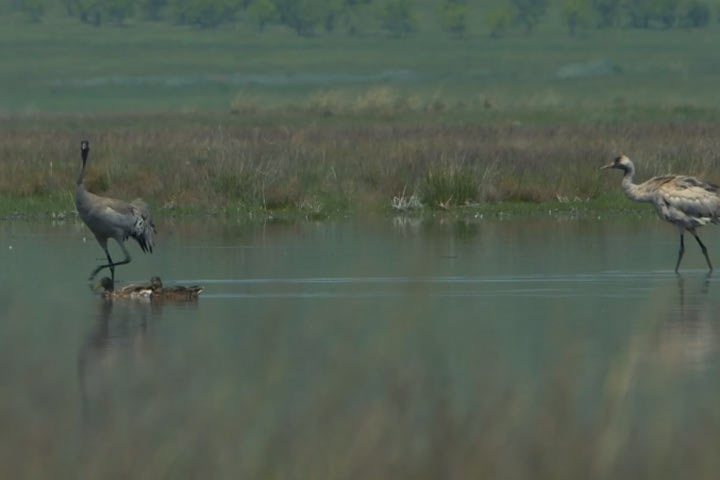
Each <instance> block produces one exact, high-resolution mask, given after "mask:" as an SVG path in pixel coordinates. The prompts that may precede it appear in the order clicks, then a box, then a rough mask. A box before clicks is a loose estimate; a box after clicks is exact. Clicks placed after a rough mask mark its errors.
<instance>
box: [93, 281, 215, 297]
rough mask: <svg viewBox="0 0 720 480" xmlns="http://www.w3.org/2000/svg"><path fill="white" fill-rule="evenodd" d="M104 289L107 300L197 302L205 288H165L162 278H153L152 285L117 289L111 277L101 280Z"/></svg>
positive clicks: (146, 284)
mask: <svg viewBox="0 0 720 480" xmlns="http://www.w3.org/2000/svg"><path fill="white" fill-rule="evenodd" d="M98 288H102V289H103V291H102V296H103V297H105V298H111V299H114V298H131V299H150V300H175V301H182V300H195V299H197V297H198V295H199V294H200V292H202V291H203V288H202V287H200V286H198V285H192V286H184V285H174V286H172V287H165V286H163V283H162V280H160V277H152V278H151V279H150V283H143V284H130V285H124V286H123V287H121V288H118V289H116V288H115V285H114V283H113V281H112V279H110V278H109V277H103V278H101V279H100V286H99V287H98Z"/></svg>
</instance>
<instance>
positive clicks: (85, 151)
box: [80, 140, 90, 162]
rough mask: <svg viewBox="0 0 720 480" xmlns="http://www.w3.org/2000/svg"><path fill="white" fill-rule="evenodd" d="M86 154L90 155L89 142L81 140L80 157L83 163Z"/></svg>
mask: <svg viewBox="0 0 720 480" xmlns="http://www.w3.org/2000/svg"><path fill="white" fill-rule="evenodd" d="M88 153H90V142H88V141H87V140H82V141H81V142H80V154H81V155H82V159H83V162H85V161H86V160H87V156H88Z"/></svg>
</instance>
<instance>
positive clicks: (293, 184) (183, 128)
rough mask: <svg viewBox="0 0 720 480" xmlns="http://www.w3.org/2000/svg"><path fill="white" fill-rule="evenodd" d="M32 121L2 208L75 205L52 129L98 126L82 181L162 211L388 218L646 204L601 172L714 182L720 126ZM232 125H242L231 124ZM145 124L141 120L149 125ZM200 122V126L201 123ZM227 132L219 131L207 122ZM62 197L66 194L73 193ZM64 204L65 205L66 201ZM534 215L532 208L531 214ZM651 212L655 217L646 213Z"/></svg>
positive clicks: (60, 136) (8, 141)
mask: <svg viewBox="0 0 720 480" xmlns="http://www.w3.org/2000/svg"><path fill="white" fill-rule="evenodd" d="M83 118H84V117H67V118H66V117H59V118H55V117H43V116H40V117H31V118H24V119H21V120H19V123H17V122H15V121H13V120H6V122H5V123H4V125H5V127H7V129H6V131H5V136H4V141H3V145H2V161H0V196H1V197H2V199H3V201H2V202H0V209H1V210H2V211H3V212H4V213H5V214H7V213H13V212H14V211H15V210H13V209H14V208H16V206H18V205H25V204H26V203H27V204H28V205H32V203H31V202H29V201H28V200H29V199H33V200H34V202H36V203H35V205H37V207H33V206H25V207H23V209H22V211H23V212H26V211H33V210H35V211H42V210H44V208H45V207H44V204H45V201H44V200H43V199H49V200H48V202H47V203H48V204H49V203H51V201H55V200H57V207H56V206H54V205H53V206H52V207H51V211H56V210H57V209H61V208H62V209H65V210H72V204H71V202H69V200H70V198H71V194H72V187H73V185H74V180H75V176H76V175H77V170H78V167H79V158H78V157H79V156H78V154H77V150H78V148H77V143H78V140H79V138H80V137H79V136H77V135H76V134H72V135H68V133H67V132H66V131H65V130H64V129H58V127H56V126H53V125H57V124H63V123H65V122H67V124H68V128H71V129H72V130H73V131H76V129H77V128H79V129H80V131H83V128H86V129H87V128H88V127H81V126H80V125H86V121H92V123H93V124H94V126H93V127H92V128H91V129H90V130H89V131H87V130H85V133H84V134H83V136H87V137H88V138H90V140H91V141H92V145H93V146H92V152H91V160H90V167H89V170H88V173H87V183H88V186H89V188H90V189H91V190H93V191H96V192H98V193H101V194H105V195H110V196H118V197H122V198H133V197H136V196H142V197H144V198H146V199H147V200H149V201H150V202H151V203H152V204H153V206H154V208H155V211H156V212H158V213H159V212H160V211H161V210H162V209H163V208H164V209H167V210H168V211H170V212H185V211H188V210H194V211H205V212H208V211H210V212H220V213H222V212H227V213H232V214H235V213H247V212H248V211H281V212H282V211H295V212H301V213H307V214H308V215H311V216H320V217H322V216H327V215H330V214H333V213H336V212H338V211H340V212H343V211H347V210H356V211H383V210H386V209H388V208H389V206H390V202H391V199H392V198H393V197H395V196H398V195H400V194H402V193H403V192H404V193H405V194H406V195H407V196H410V195H413V194H416V195H417V196H418V197H419V198H421V200H422V203H423V204H424V205H425V206H426V207H428V208H430V209H434V208H439V207H449V206H465V205H470V206H471V208H479V209H480V211H482V209H489V210H492V209H493V208H494V207H493V204H494V203H496V202H511V203H518V202H522V203H525V204H528V205H533V204H538V205H540V207H539V209H540V210H542V211H547V210H548V207H550V208H553V209H555V208H560V209H566V210H572V209H583V208H586V207H592V208H598V209H612V208H642V206H640V207H638V206H636V205H633V204H632V203H631V202H628V201H626V200H625V199H623V197H622V193H621V191H620V188H619V186H618V183H619V178H618V175H616V173H617V172H599V171H598V170H597V168H598V167H599V166H600V165H602V164H604V163H607V161H608V160H609V159H611V158H612V157H613V156H615V155H617V154H618V153H619V152H624V153H627V154H629V155H630V156H631V157H633V158H634V159H635V160H636V165H637V167H638V172H639V176H640V178H639V180H642V179H644V178H647V177H648V176H650V175H654V174H662V173H667V172H673V171H674V172H682V173H690V174H696V175H698V176H700V177H703V178H707V179H708V180H711V181H713V180H715V181H716V182H717V180H718V178H720V172H719V171H718V169H717V166H716V162H715V161H714V160H715V157H714V154H713V152H715V151H717V149H718V145H717V140H716V139H717V138H720V135H719V133H720V132H718V131H717V128H716V127H699V126H691V125H688V126H662V125H657V126H654V125H636V126H626V127H623V128H617V127H613V126H565V127H535V126H515V125H511V126H477V127H469V126H462V125H457V126H440V125H433V124H428V125H425V126H417V125H410V124H403V123H401V124H395V123H392V122H391V123H390V124H379V125H378V124H376V125H374V126H366V127H358V126H354V125H353V124H352V123H344V122H340V123H339V124H337V125H331V124H322V123H321V124H308V125H304V126H293V127H276V126H266V127H261V126H254V127H248V126H246V124H245V122H246V120H247V119H237V120H234V119H235V117H234V116H216V117H213V116H211V115H210V116H207V117H203V118H201V119H196V118H195V117H194V116H189V117H182V116H181V117H179V118H175V117H170V116H157V117H155V116H152V117H144V116H139V117H135V116H119V117H104V118H97V119H95V118H93V119H90V118H88V119H83ZM235 121H237V122H238V123H237V124H235V123H234V122H235ZM146 122H147V123H146ZM196 122H200V123H196ZM217 124H222V125H223V126H222V127H212V126H209V125H217ZM65 196H67V198H65ZM61 199H65V200H61ZM532 208H533V207H531V209H532ZM646 210H647V208H646Z"/></svg>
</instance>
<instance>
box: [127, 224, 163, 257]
mask: <svg viewBox="0 0 720 480" xmlns="http://www.w3.org/2000/svg"><path fill="white" fill-rule="evenodd" d="M156 232H157V231H156V230H155V224H153V223H152V220H150V219H146V218H143V217H138V218H137V219H136V220H135V225H134V228H133V230H132V232H131V233H130V236H131V237H133V238H134V239H135V240H136V241H137V243H138V245H140V248H141V249H142V251H143V252H150V253H152V251H153V246H154V245H155V233H156Z"/></svg>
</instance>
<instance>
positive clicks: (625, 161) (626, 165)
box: [600, 155, 633, 171]
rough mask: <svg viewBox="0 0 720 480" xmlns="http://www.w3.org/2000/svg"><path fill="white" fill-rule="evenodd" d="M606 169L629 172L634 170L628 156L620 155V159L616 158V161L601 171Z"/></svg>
mask: <svg viewBox="0 0 720 480" xmlns="http://www.w3.org/2000/svg"><path fill="white" fill-rule="evenodd" d="M606 168H619V169H620V170H625V171H628V170H631V169H632V168H633V164H632V162H631V161H630V159H629V158H628V157H627V156H625V155H620V156H619V157H616V158H615V160H613V161H612V162H611V163H608V164H607V165H604V166H602V167H600V170H604V169H606Z"/></svg>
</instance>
